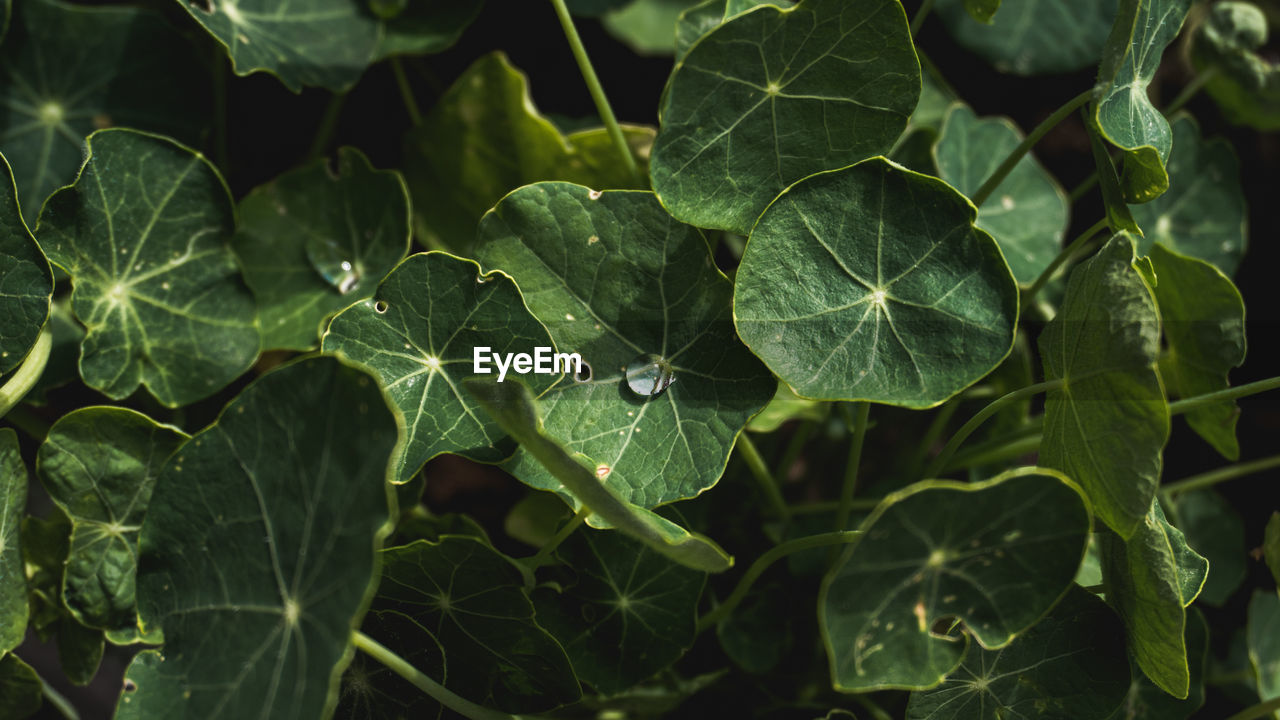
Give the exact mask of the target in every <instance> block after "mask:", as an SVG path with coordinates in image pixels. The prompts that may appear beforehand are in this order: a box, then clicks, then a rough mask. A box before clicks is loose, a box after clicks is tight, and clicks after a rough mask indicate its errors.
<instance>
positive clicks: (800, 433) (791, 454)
mask: <svg viewBox="0 0 1280 720" xmlns="http://www.w3.org/2000/svg"><path fill="white" fill-rule="evenodd" d="M817 429H818V421H817V420H805V421H804V422H802V423H800V426H799V427H797V428H796V431H795V433H794V434H793V435H792V436H791V440H790V441H789V442H788V443H787V449H786V450H784V451H783V453H782V459H781V460H779V461H778V467H777V469H775V470H774V471H773V479H774V481H775V482H776V483H778V486H779V487H781V486H782V483H784V482H786V480H787V475H788V473H790V472H791V466H792V465H795V464H796V460H798V459H800V453H801V452H802V451H803V450H804V446H805V444H806V443H808V442H809V438H811V437H813V431H814V430H817Z"/></svg>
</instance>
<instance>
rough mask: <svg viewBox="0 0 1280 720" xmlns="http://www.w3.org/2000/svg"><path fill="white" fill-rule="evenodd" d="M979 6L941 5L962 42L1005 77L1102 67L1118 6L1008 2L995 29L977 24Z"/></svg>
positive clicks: (1105, 1) (1113, 0) (1074, 0)
mask: <svg viewBox="0 0 1280 720" xmlns="http://www.w3.org/2000/svg"><path fill="white" fill-rule="evenodd" d="M981 1H982V2H983V3H984V4H986V3H987V2H988V1H989V0H981ZM973 2H974V0H939V1H938V5H937V7H938V15H939V16H940V17H941V18H942V20H943V22H945V23H946V25H947V30H949V31H950V32H951V35H952V37H954V38H955V39H956V42H958V43H960V44H961V45H963V46H964V47H965V48H967V49H968V50H970V51H971V52H974V53H976V54H978V55H980V56H982V57H983V58H984V59H985V60H986V61H987V62H989V63H991V64H992V65H994V66H995V67H996V69H997V70H1000V71H1001V72H1008V73H1013V74H1015V75H1050V74H1055V73H1066V72H1072V71H1075V70H1080V69H1082V68H1086V67H1089V66H1090V65H1095V64H1097V62H1098V58H1099V57H1100V56H1101V55H1102V46H1103V43H1104V42H1105V41H1106V36H1107V28H1109V27H1111V21H1112V19H1113V18H1115V15H1116V5H1117V2H1118V0H1003V2H1001V3H1000V12H999V13H997V14H996V15H995V17H993V18H992V21H991V23H990V24H981V23H976V22H974V21H973V17H972V15H971V14H970V10H969V5H970V4H971V3H973Z"/></svg>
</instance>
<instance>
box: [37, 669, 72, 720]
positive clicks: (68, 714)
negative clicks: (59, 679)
mask: <svg viewBox="0 0 1280 720" xmlns="http://www.w3.org/2000/svg"><path fill="white" fill-rule="evenodd" d="M40 694H42V695H44V699H45V700H48V701H49V704H50V705H52V706H53V707H54V708H55V709H56V710H57V711H58V712H59V713H60V714H61V715H62V717H64V718H66V719H67V720H80V713H79V712H77V711H76V706H75V705H72V704H71V701H70V700H68V699H67V698H66V696H64V695H63V694H62V693H60V692H58V691H57V690H54V689H53V686H52V685H50V684H49V682H48V681H47V680H45V679H44V678H43V677H42V678H40Z"/></svg>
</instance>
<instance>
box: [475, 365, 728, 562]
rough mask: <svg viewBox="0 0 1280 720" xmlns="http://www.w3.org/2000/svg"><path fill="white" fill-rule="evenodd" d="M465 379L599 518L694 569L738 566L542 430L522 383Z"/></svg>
mask: <svg viewBox="0 0 1280 720" xmlns="http://www.w3.org/2000/svg"><path fill="white" fill-rule="evenodd" d="M463 384H464V385H465V386H466V388H467V390H468V391H469V392H471V393H472V394H473V395H475V396H476V399H477V400H479V401H480V404H481V406H483V407H484V409H485V410H486V411H487V412H488V413H489V414H491V415H493V417H494V419H495V420H497V421H498V424H499V425H500V426H501V427H502V429H503V430H505V431H506V432H507V433H508V434H510V435H511V436H512V437H513V438H515V439H516V441H517V442H519V443H520V445H521V447H522V449H523V451H524V452H526V453H528V454H529V455H532V456H533V458H534V459H535V460H536V461H537V462H538V463H540V464H542V465H543V466H544V467H545V469H546V470H547V471H548V472H549V473H550V474H551V476H552V477H553V478H554V479H555V480H556V481H558V482H559V483H560V484H561V485H562V487H563V489H564V491H566V492H568V493H572V497H573V498H574V499H575V500H576V501H577V502H579V503H580V504H581V506H582V507H583V508H586V509H588V510H590V511H591V512H592V513H593V514H595V515H598V516H599V520H600V521H602V522H603V523H607V524H608V525H610V526H612V527H616V528H617V529H618V530H619V531H621V532H624V533H626V534H628V535H630V536H632V537H634V538H636V539H638V540H640V541H641V542H643V543H644V544H645V545H647V546H648V547H650V548H652V549H654V550H657V551H658V552H659V553H661V554H663V555H666V556H667V557H669V558H671V559H673V560H675V561H676V562H679V563H681V564H683V565H687V566H688V567H691V568H694V569H695V570H703V571H706V572H722V571H724V570H728V569H729V568H730V567H732V566H733V558H731V557H729V555H728V554H727V553H725V551H724V550H722V549H721V548H720V546H719V545H716V544H715V543H714V542H712V541H711V540H709V539H708V538H705V537H703V536H702V535H699V534H698V533H692V532H689V531H688V530H685V529H684V528H682V527H680V526H679V525H677V524H675V523H673V522H671V521H669V520H667V519H666V518H664V517H662V516H661V515H658V514H657V513H655V512H653V511H651V510H646V509H644V508H642V507H638V506H636V505H632V504H630V503H628V502H627V501H626V500H625V499H623V498H622V497H620V493H619V492H618V490H617V489H616V487H615V486H614V485H612V484H605V483H604V482H601V479H600V478H599V477H598V475H599V474H600V473H599V470H595V471H593V470H592V469H591V468H590V467H588V466H587V465H584V464H583V463H584V461H589V460H590V458H588V457H586V456H584V455H582V454H581V453H578V454H570V453H569V452H568V451H567V450H566V449H565V448H564V447H563V446H561V445H560V443H559V442H558V441H557V440H555V439H554V438H551V437H549V436H548V435H547V434H546V433H545V432H544V431H543V428H542V418H541V417H540V416H539V414H538V406H537V403H536V402H535V401H534V399H533V395H531V394H530V393H529V388H527V387H525V385H524V384H523V383H521V382H520V381H518V380H512V381H509V382H506V383H497V382H493V381H491V380H481V379H479V378H474V379H471V380H466V381H464V382H463ZM592 464H594V462H592Z"/></svg>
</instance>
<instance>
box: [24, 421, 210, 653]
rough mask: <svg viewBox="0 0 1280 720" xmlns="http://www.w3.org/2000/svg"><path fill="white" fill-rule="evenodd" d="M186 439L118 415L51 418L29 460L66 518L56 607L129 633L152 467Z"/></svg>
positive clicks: (154, 475)
mask: <svg viewBox="0 0 1280 720" xmlns="http://www.w3.org/2000/svg"><path fill="white" fill-rule="evenodd" d="M186 439H187V435H186V434H185V433H183V432H182V431H180V430H178V429H177V428H174V427H171V426H168V425H161V424H159V423H156V422H155V421H153V420H152V419H151V418H148V417H147V416H146V415H142V414H140V413H137V412H134V411H132V410H126V409H124V408H111V407H89V408H82V409H80V410H75V411H72V412H70V413H68V414H66V415H63V416H62V417H61V418H59V420H58V422H56V423H54V425H53V427H52V428H51V429H50V430H49V435H48V437H47V438H46V439H45V441H44V444H43V445H41V446H40V452H39V454H38V456H37V460H36V462H37V465H36V472H37V473H38V474H39V476H40V479H41V481H42V482H43V483H44V487H45V489H46V490H47V491H48V492H49V496H50V497H51V498H52V499H53V501H54V502H55V503H57V504H58V506H59V507H60V508H62V510H63V511H64V512H66V513H67V515H68V517H70V518H71V524H72V531H71V550H70V555H69V556H68V558H67V564H66V569H65V573H66V574H65V577H64V579H63V586H62V595H63V602H65V603H66V605H67V607H68V608H69V609H70V610H71V612H72V613H73V614H74V615H75V616H76V619H77V620H79V621H80V622H83V623H85V624H86V625H89V626H91V627H95V628H99V629H103V630H127V629H132V628H134V627H136V625H137V613H136V610H135V605H136V599H135V592H134V579H135V576H136V574H137V544H138V531H139V529H140V528H141V525H142V519H143V517H144V516H145V515H146V512H147V503H148V502H149V501H150V499H151V491H152V489H153V488H154V486H155V481H156V478H157V477H158V476H159V473H160V467H161V465H163V464H164V461H165V460H167V459H168V458H169V456H170V455H171V454H173V452H174V451H175V450H177V449H178V446H179V445H181V444H182V442H183V441H184V440H186Z"/></svg>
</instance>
